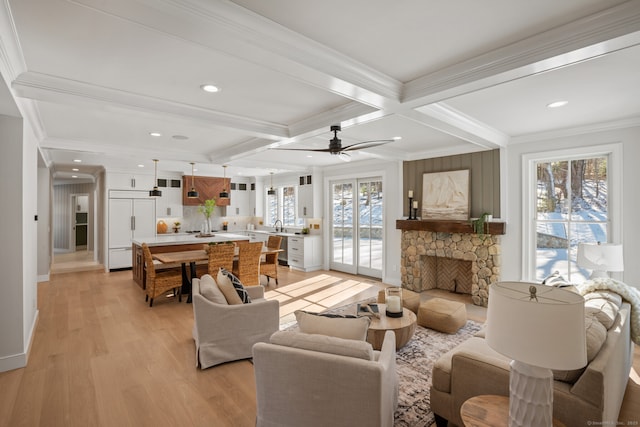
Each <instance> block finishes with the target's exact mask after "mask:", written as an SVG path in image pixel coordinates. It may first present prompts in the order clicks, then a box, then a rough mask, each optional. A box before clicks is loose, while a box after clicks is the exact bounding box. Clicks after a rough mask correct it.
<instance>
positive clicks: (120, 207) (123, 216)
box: [109, 199, 134, 248]
mask: <svg viewBox="0 0 640 427" xmlns="http://www.w3.org/2000/svg"><path fill="white" fill-rule="evenodd" d="M133 221H134V220H133V200H132V199H109V247H110V248H124V247H129V246H131V236H132V229H133Z"/></svg>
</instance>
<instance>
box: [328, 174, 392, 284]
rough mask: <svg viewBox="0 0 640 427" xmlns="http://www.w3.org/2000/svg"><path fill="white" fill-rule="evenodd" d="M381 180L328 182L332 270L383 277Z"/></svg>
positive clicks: (363, 179)
mask: <svg viewBox="0 0 640 427" xmlns="http://www.w3.org/2000/svg"><path fill="white" fill-rule="evenodd" d="M383 206H384V205H383V192H382V179H381V178H379V177H376V178H362V179H349V180H341V181H333V182H331V208H332V209H331V212H332V221H331V231H330V232H331V236H332V242H333V244H332V245H331V254H330V256H331V268H332V269H333V270H338V271H343V272H345V273H351V274H363V275H366V276H371V277H378V278H381V277H382V260H383V257H384V250H383V248H384V240H383V239H384V233H383V212H384V209H383Z"/></svg>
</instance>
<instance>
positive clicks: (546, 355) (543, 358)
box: [486, 282, 587, 370]
mask: <svg viewBox="0 0 640 427" xmlns="http://www.w3.org/2000/svg"><path fill="white" fill-rule="evenodd" d="M530 287H533V288H534V289H535V295H536V298H537V301H536V300H535V299H531V292H530ZM486 339H487V344H489V346H490V347H491V348H493V349H494V350H495V351H497V352H498V353H501V354H503V355H505V356H507V357H510V358H512V359H514V360H517V361H520V362H524V363H527V364H529V365H533V366H538V367H540V368H548V369H561V370H567V369H578V368H582V367H583V366H585V365H586V364H587V345H586V333H585V329H584V298H582V296H580V295H578V294H577V293H574V292H571V291H567V290H564V289H560V288H556V287H552V286H544V285H537V284H534V283H525V282H498V283H494V284H492V285H491V286H490V287H489V307H488V310H487V331H486Z"/></svg>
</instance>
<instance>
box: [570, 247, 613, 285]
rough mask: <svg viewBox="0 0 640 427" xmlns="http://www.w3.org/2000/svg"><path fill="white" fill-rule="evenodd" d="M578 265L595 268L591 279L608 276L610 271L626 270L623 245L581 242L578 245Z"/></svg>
mask: <svg viewBox="0 0 640 427" xmlns="http://www.w3.org/2000/svg"><path fill="white" fill-rule="evenodd" d="M578 265H579V266H580V267H582V268H590V269H592V270H593V272H592V273H591V277H590V279H595V278H599V277H604V278H608V277H609V274H608V273H607V272H608V271H622V270H624V262H623V259H622V245H614V244H612V243H598V244H588V243H580V244H579V245H578Z"/></svg>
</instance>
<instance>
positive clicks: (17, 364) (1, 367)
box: [0, 310, 40, 372]
mask: <svg viewBox="0 0 640 427" xmlns="http://www.w3.org/2000/svg"><path fill="white" fill-rule="evenodd" d="M39 318H40V312H39V310H36V315H35V319H34V321H33V325H31V330H30V331H29V338H28V341H27V347H26V349H25V351H24V352H22V353H18V354H12V355H10V356H4V357H0V372H7V371H12V370H14V369H20V368H24V367H25V366H27V361H28V360H29V353H30V352H31V345H32V344H33V338H34V336H35V332H36V327H37V326H38V319H39Z"/></svg>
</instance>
